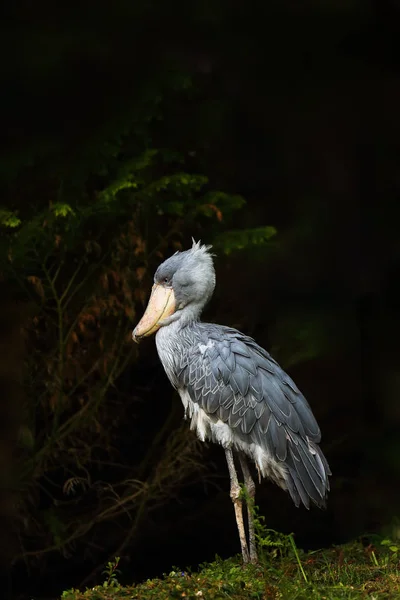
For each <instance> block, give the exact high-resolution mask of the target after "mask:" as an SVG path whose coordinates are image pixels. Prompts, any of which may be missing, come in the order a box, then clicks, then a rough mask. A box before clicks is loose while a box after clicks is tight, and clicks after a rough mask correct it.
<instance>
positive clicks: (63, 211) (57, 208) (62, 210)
mask: <svg viewBox="0 0 400 600" xmlns="http://www.w3.org/2000/svg"><path fill="white" fill-rule="evenodd" d="M52 210H53V212H54V214H55V216H56V217H64V218H65V217H67V216H68V215H73V216H75V212H74V210H73V209H72V208H71V206H70V205H69V204H65V203H61V202H57V203H56V204H54V205H53V207H52Z"/></svg>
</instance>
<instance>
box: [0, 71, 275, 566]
mask: <svg viewBox="0 0 400 600" xmlns="http://www.w3.org/2000/svg"><path fill="white" fill-rule="evenodd" d="M171 87H172V88H173V91H174V93H175V92H176V80H175V79H174V78H173V80H172V82H171ZM178 87H179V88H180V89H179V93H185V90H186V89H187V87H188V81H187V80H186V79H185V78H182V80H181V82H180V85H179V86H178ZM153 93H154V94H155V97H153V101H152V102H150V103H149V105H148V106H147V111H146V116H144V115H143V114H142V116H141V119H142V120H143V121H142V122H141V121H139V124H140V123H141V124H142V125H143V127H142V128H140V127H137V126H136V125H137V122H138V117H137V115H136V119H135V123H136V124H135V126H134V127H133V126H132V124H129V126H127V127H125V132H124V133H121V134H120V135H119V136H114V137H113V138H112V139H111V141H109V140H108V139H104V140H103V142H102V143H101V144H100V147H101V148H102V152H101V153H99V154H98V158H97V161H98V162H97V165H96V164H95V163H94V162H93V156H94V152H93V150H92V146H91V145H90V144H89V145H88V146H87V148H86V151H87V152H88V154H87V156H86V155H85V154H83V156H80V158H79V160H78V159H76V163H71V164H70V165H68V167H67V166H66V165H65V164H64V165H63V163H62V162H61V163H59V165H58V167H57V168H55V167H54V165H51V164H48V163H42V159H41V158H40V156H37V157H36V158H35V160H34V161H33V162H35V163H36V167H35V169H34V170H33V171H29V169H28V171H27V170H26V169H25V170H24V169H22V170H21V174H20V178H21V179H20V181H19V185H20V193H21V194H22V195H23V197H24V202H23V203H21V204H20V205H19V207H18V210H16V209H14V210H12V208H11V207H12V206H13V202H10V207H7V206H4V208H3V209H2V210H1V212H0V226H1V228H2V229H1V238H0V241H1V246H2V251H3V252H2V255H3V257H7V258H5V260H4V261H3V264H2V272H3V277H6V278H7V279H8V281H9V282H10V283H11V285H12V286H13V288H14V289H15V292H16V293H17V290H19V292H18V294H19V297H20V298H21V300H22V301H23V302H24V303H25V305H26V306H27V307H28V312H27V314H28V315H29V316H28V317H27V319H26V321H25V324H24V327H23V337H24V340H25V344H26V347H27V349H28V352H27V353H26V360H25V364H24V372H23V386H24V403H23V408H22V418H21V424H20V428H19V435H18V459H17V461H16V464H15V465H14V468H13V475H12V478H11V481H10V484H11V488H12V490H13V495H14V498H15V502H16V505H17V506H18V509H17V514H16V533H17V539H18V546H19V547H18V550H17V552H16V554H15V555H14V556H12V557H11V558H12V560H13V561H14V562H16V563H19V562H21V561H24V562H25V563H27V564H28V565H39V566H41V567H43V566H45V565H46V564H47V560H48V559H47V556H48V555H49V554H51V553H53V552H60V553H62V555H63V556H64V557H68V556H69V555H70V553H71V552H72V551H73V552H84V551H85V552H86V554H89V555H90V556H91V557H92V559H93V560H95V559H96V558H97V557H98V555H99V553H104V552H109V551H110V547H109V546H110V543H109V541H106V543H105V544H104V547H103V546H102V544H101V542H99V537H101V535H100V534H98V533H97V529H98V528H99V527H101V526H103V525H104V524H106V523H108V522H113V523H115V522H116V520H117V519H120V520H121V523H125V525H124V526H122V527H121V530H120V532H119V533H118V534H117V535H115V536H114V538H115V539H114V542H113V543H114V550H115V552H116V553H121V552H122V551H123V549H124V548H125V547H126V546H127V545H129V544H130V543H131V540H132V539H134V538H135V537H136V536H137V535H138V532H139V531H140V528H141V526H142V524H143V522H144V521H145V519H147V518H148V517H149V514H151V513H152V512H154V511H160V509H161V508H162V507H163V505H164V504H165V502H167V501H168V500H169V499H170V498H171V497H175V496H176V497H179V494H180V490H181V489H183V488H184V487H185V486H188V485H193V483H194V482H196V481H205V480H206V479H207V478H208V477H209V475H207V473H206V470H205V468H204V464H203V463H202V461H201V459H200V446H201V444H200V442H199V441H198V440H197V439H196V438H195V437H194V436H193V435H192V434H190V432H189V431H188V428H187V427H186V426H185V424H182V423H181V422H180V418H179V416H178V415H177V405H176V404H173V405H172V406H171V408H170V411H169V416H168V413H167V418H166V420H165V421H164V422H163V423H158V420H157V419H156V420H155V422H154V424H152V423H150V424H149V425H148V426H147V431H146V432H145V433H143V432H142V431H141V430H142V429H143V427H142V424H140V423H139V422H140V420H141V419H143V418H145V413H144V412H143V407H142V404H143V393H142V394H141V393H140V392H135V390H134V389H131V390H130V392H128V397H126V394H125V393H122V391H121V390H120V389H119V381H120V377H121V376H122V375H123V374H124V373H125V372H126V371H127V369H132V368H133V366H134V364H135V362H136V361H137V360H138V349H137V347H136V346H134V345H133V343H132V339H131V330H132V328H133V325H134V323H135V321H137V320H138V318H139V316H140V311H141V310H142V309H143V305H144V304H145V302H146V297H147V293H148V289H149V287H150V283H151V278H152V274H153V271H154V268H155V266H156V265H157V264H158V263H159V262H160V260H162V259H163V258H164V257H166V256H167V254H168V253H169V252H171V251H172V250H176V249H181V248H182V247H183V244H184V241H183V240H184V239H190V237H189V236H190V235H193V236H197V237H198V236H200V235H203V234H204V236H205V237H206V238H207V241H211V242H212V241H213V237H215V239H216V242H217V244H218V246H219V247H220V248H222V249H223V250H224V251H226V252H229V251H231V250H232V249H238V248H240V249H241V248H245V247H246V246H251V245H259V244H262V243H264V242H265V241H267V240H268V239H269V237H270V236H271V235H272V234H273V233H275V231H274V230H273V229H272V228H264V229H261V228H258V229H255V230H248V231H243V232H237V231H235V232H233V231H232V232H230V231H229V223H230V220H231V217H232V215H233V213H234V212H235V211H238V210H239V209H241V208H242V207H243V206H244V204H245V201H244V199H243V198H241V197H240V196H238V195H232V194H229V193H225V192H222V191H218V190H213V189H211V186H210V185H209V183H208V178H207V177H206V176H204V175H201V174H198V173H193V172H190V170H189V169H185V166H186V162H185V157H184V156H183V155H182V154H181V153H180V152H176V151H174V150H173V149H171V150H165V149H159V148H152V147H148V142H149V139H150V137H151V135H150V134H151V128H152V122H153V120H154V119H155V118H156V117H158V116H159V115H160V111H161V103H162V102H161V101H162V95H161V94H160V92H157V90H155V91H153ZM143 94H144V97H145V98H146V99H147V100H148V99H149V93H148V90H147V89H145V90H144V92H143ZM150 98H151V96H150ZM149 107H150V108H149ZM152 110H153V112H152ZM134 116H135V115H134ZM98 143H99V140H98V138H97V137H96V144H98ZM138 149H141V150H140V151H138ZM68 170H69V173H70V176H71V178H69V177H67V175H66V173H67V171H68ZM93 174H97V175H96V177H93ZM57 176H58V178H59V181H58V183H56V184H55V179H56V178H57ZM37 178H39V180H40V182H39V183H40V184H39V187H40V189H41V190H42V192H43V191H44V192H45V193H44V195H43V198H48V200H47V201H44V200H43V199H40V200H39V201H38V200H35V201H34V200H33V199H32V198H31V194H32V186H33V189H35V187H36V186H37V185H38V181H37ZM218 233H219V234H220V235H219V237H217V235H218ZM224 236H225V237H224ZM135 393H137V394H138V395H137V396H136V395H135ZM146 393H147V392H146ZM171 394H172V392H171ZM150 402H152V403H154V402H157V399H156V398H154V397H151V399H150ZM147 418H148V417H147ZM127 421H128V422H129V423H131V426H130V432H131V433H130V435H131V436H132V439H133V444H136V446H135V447H137V449H136V451H135V452H136V460H135V461H134V462H131V455H132V452H131V453H128V455H127V456H124V452H123V451H122V448H123V447H124V444H126V441H125V440H124V436H125V435H126V433H125V427H124V423H126V422H127ZM157 428H158V429H157ZM135 440H137V441H136V442H135ZM140 440H141V441H140ZM149 440H151V441H150V443H149ZM146 448H147V450H146ZM161 448H162V449H163V451H162V453H160V449H161Z"/></svg>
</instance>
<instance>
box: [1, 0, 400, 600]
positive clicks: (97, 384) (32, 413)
mask: <svg viewBox="0 0 400 600" xmlns="http://www.w3.org/2000/svg"><path fill="white" fill-rule="evenodd" d="M399 18H400V12H399V6H398V3H397V2H396V1H395V0H393V1H392V2H390V1H388V0H377V1H376V2H373V1H372V0H370V1H369V2H368V1H361V0H351V1H349V0H347V1H346V2H344V1H338V0H336V1H334V0H330V1H326V2H324V3H321V2H317V1H316V0H315V1H313V0H308V1H304V2H298V1H296V2H293V1H291V0H279V2H278V1H276V2H274V1H269V2H264V3H251V2H249V3H246V4H243V3H241V2H238V3H232V2H225V1H223V0H215V1H214V2H212V3H203V2H199V1H194V2H185V3H183V2H181V3H179V2H176V1H175V2H174V3H172V4H171V3H168V2H165V3H157V2H150V1H146V0H140V1H137V2H125V1H122V0H115V1H114V2H113V3H112V4H109V5H106V4H104V5H103V6H102V5H99V4H98V3H94V2H86V3H83V4H82V5H81V6H80V7H79V8H75V7H73V6H72V5H69V4H66V5H65V6H64V7H62V5H57V6H55V5H54V3H49V2H41V3H39V4H38V3H35V4H34V5H33V4H31V3H28V2H19V3H15V4H14V5H13V6H12V7H9V8H8V14H7V15H5V17H4V19H3V21H2V28H3V32H2V34H1V44H2V48H3V51H2V58H3V60H2V71H3V73H2V96H1V105H2V116H3V127H2V130H3V133H5V134H6V138H7V139H6V140H5V144H4V152H3V154H2V159H1V163H0V178H1V179H0V187H1V202H0V204H1V207H0V221H1V232H0V236H1V237H0V240H1V256H2V266H1V287H2V293H1V307H2V310H1V329H2V339H1V343H0V348H1V380H2V392H1V397H0V402H1V409H0V411H1V412H0V416H1V418H0V423H1V425H0V427H1V440H0V444H1V448H0V474H1V483H2V485H1V489H2V490H3V491H2V495H1V501H0V519H1V525H0V554H1V557H0V558H1V564H2V568H3V574H4V586H5V587H4V588H3V589H6V587H7V589H10V590H12V591H13V592H14V593H15V594H22V593H24V592H26V593H29V594H40V595H41V596H51V595H55V594H57V593H60V592H61V591H62V589H64V588H66V587H67V586H69V585H78V584H79V583H81V582H85V583H91V582H93V581H94V580H95V579H96V578H97V577H98V575H99V573H101V571H102V570H103V568H104V563H105V561H107V560H109V559H110V558H111V559H112V558H113V557H114V556H116V555H118V556H121V557H122V559H123V560H122V562H121V568H122V570H123V573H124V577H125V578H126V580H127V581H129V580H132V579H135V578H136V579H140V578H143V577H147V576H150V575H155V574H158V573H160V572H162V571H163V570H167V569H168V568H169V567H170V566H171V565H173V564H181V565H183V566H184V565H187V564H189V563H192V564H197V563H199V562H202V561H205V560H209V559H212V558H213V557H214V555H215V553H218V554H220V555H222V556H229V555H231V554H233V553H235V552H237V551H238V543H237V539H236V531H235V525H234V519H233V514H232V507H231V501H230V498H229V494H228V493H227V492H228V481H227V477H226V474H227V471H226V468H225V464H224V456H223V453H222V451H221V450H220V449H219V448H215V447H209V446H207V445H203V444H200V443H199V442H197V441H196V439H195V437H194V435H193V434H192V433H191V432H189V431H188V427H187V424H186V423H184V422H182V416H183V409H182V407H181V404H180V401H179V398H178V397H177V396H176V394H174V393H173V391H172V390H171V387H170V385H169V384H168V382H167V380H166V377H165V375H164V373H163V370H162V367H161V365H160V363H159V361H158V358H157V356H156V351H155V345H154V342H153V341H151V340H150V341H148V342H146V343H143V344H142V345H141V346H140V347H139V348H138V347H136V346H135V347H134V346H133V344H132V342H131V331H132V329H133V327H134V325H135V323H136V322H137V321H138V319H139V317H140V315H141V312H142V310H143V307H144V304H145V302H146V299H147V296H148V293H149V290H150V286H151V281H152V275H153V272H154V270H155V268H156V266H157V265H158V264H159V263H160V261H161V260H162V259H163V258H164V257H166V256H168V255H169V254H170V253H171V252H173V251H175V250H176V249H179V248H186V247H188V245H189V244H191V236H193V237H195V238H196V239H199V238H201V239H202V241H204V242H207V243H212V244H214V248H215V252H216V253H217V259H216V267H217V290H216V294H215V296H214V299H213V300H212V302H211V304H210V306H209V308H208V309H207V314H206V317H207V319H209V320H212V321H215V322H218V323H224V324H227V325H231V326H234V327H237V328H239V329H241V330H243V331H244V332H245V333H247V334H250V335H252V336H254V337H255V338H256V339H257V341H258V342H259V343H260V344H261V345H263V346H264V347H266V348H267V349H268V350H270V351H271V352H272V353H273V355H274V356H275V358H276V359H277V360H278V361H279V362H280V363H281V364H282V366H283V367H284V368H285V369H287V370H288V371H289V372H290V374H291V375H292V376H293V378H294V379H295V380H296V382H297V383H298V385H299V387H300V388H301V389H302V391H303V392H304V394H305V395H306V397H307V398H308V399H309V401H310V403H311V405H312V407H313V409H314V412H315V414H316V416H317V418H318V420H319V423H320V425H321V429H322V431H323V441H322V447H323V450H324V452H325V453H326V455H327V457H328V460H329V462H330V464H331V468H332V471H333V477H332V493H331V496H330V499H329V506H328V510H327V511H326V512H319V511H317V510H312V511H311V512H310V513H307V512H306V511H305V510H298V509H296V508H295V507H294V506H292V504H291V502H290V500H289V498H287V497H286V495H285V494H284V493H283V492H282V491H281V490H279V489H276V488H275V487H273V486H272V485H270V484H268V483H264V484H263V486H261V487H259V488H258V496H257V502H258V504H259V506H260V509H261V512H262V513H263V514H264V515H265V516H266V518H267V523H268V525H269V526H271V527H273V528H276V529H278V530H281V531H284V532H290V531H293V532H295V535H296V539H297V542H298V544H299V545H300V546H303V547H305V548H310V547H317V546H322V545H329V544H332V543H336V542H341V541H345V540H347V539H351V538H352V537H354V536H357V535H361V534H363V533H365V532H369V531H380V530H382V529H385V528H386V529H387V528H392V530H393V527H395V526H396V525H395V524H396V517H398V516H399V512H398V511H399V492H398V489H399V474H400V437H399V426H400V408H399V407H400V403H399V394H400V369H399V361H400V350H399V342H398V340H399V337H400V322H399V303H400V281H399V261H400V236H399V217H400V210H399V196H400V168H399V161H400V111H399V106H400V72H399V60H398V56H399V55H398V54H397V44H398V41H397V40H398V36H399V33H400V20H399ZM392 535H394V534H392ZM50 569H51V572H52V573H53V574H54V583H53V584H50V582H49V580H48V577H47V576H46V574H47V573H49V570H50Z"/></svg>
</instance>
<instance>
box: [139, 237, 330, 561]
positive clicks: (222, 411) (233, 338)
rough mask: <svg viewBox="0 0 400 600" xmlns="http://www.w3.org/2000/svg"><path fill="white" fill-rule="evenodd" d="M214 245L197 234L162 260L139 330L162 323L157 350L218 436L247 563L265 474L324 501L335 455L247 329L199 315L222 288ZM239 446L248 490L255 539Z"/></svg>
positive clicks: (186, 399) (195, 415)
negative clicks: (328, 454)
mask: <svg viewBox="0 0 400 600" xmlns="http://www.w3.org/2000/svg"><path fill="white" fill-rule="evenodd" d="M209 250H210V246H204V245H201V244H200V242H197V243H195V242H194V241H193V246H192V248H191V249H190V250H187V251H185V252H176V253H175V254H174V255H173V256H171V257H170V258H168V259H167V260H166V261H165V262H163V263H162V264H161V265H160V266H159V267H158V269H157V271H156V273H155V276H154V285H153V288H152V292H151V296H150V300H149V303H148V306H147V308H146V311H145V313H144V315H143V317H142V319H141V321H140V322H139V323H138V325H137V326H136V328H135V329H134V331H133V334H132V337H133V340H134V341H135V342H139V341H140V340H141V339H142V338H144V337H146V336H148V335H151V334H152V333H155V332H157V334H156V345H157V351H158V355H159V357H160V360H161V362H162V364H163V366H164V369H165V371H166V374H167V376H168V378H169V380H170V382H171V383H172V385H173V386H174V387H175V388H176V389H177V390H178V392H179V395H180V397H181V400H182V403H183V406H184V409H185V417H186V418H189V419H190V427H191V429H193V430H195V431H196V433H197V436H198V437H199V438H200V440H202V441H205V440H211V441H212V442H215V443H217V444H220V445H221V446H222V447H223V448H224V450H225V454H226V460H227V463H228V470H229V476H230V485H231V488H230V494H231V498H232V501H233V504H234V509H235V516H236V522H237V527H238V531H239V538H240V544H241V549H242V555H243V561H244V562H249V561H251V562H256V561H257V551H256V544H255V534H254V524H253V518H252V510H251V505H252V503H253V502H254V495H255V485H254V482H253V479H252V476H251V473H250V469H249V466H248V463H247V459H248V458H250V459H251V460H252V461H253V462H254V463H255V465H256V468H257V470H258V474H259V478H261V477H268V478H269V479H271V480H272V481H274V482H275V483H276V484H278V485H279V486H280V487H281V488H283V489H284V490H287V491H288V492H289V494H290V496H291V498H292V500H293V502H294V503H295V505H296V506H299V505H300V504H301V503H302V504H304V506H305V507H306V508H309V507H310V504H311V503H314V504H316V505H317V506H319V507H324V506H325V502H326V497H327V493H328V491H329V481H328V476H329V475H330V474H331V472H330V470H329V466H328V463H327V461H326V458H325V457H324V455H323V453H322V451H321V450H320V448H319V446H318V443H319V442H320V439H321V433H320V429H319V427H318V425H317V422H316V420H315V418H314V415H313V413H312V411H311V408H310V406H309V404H308V402H307V400H306V399H305V398H304V396H303V395H302V393H301V392H300V391H299V389H298V388H297V386H296V385H295V383H294V382H293V381H292V379H291V378H290V377H289V376H288V375H287V374H286V373H285V372H284V371H283V370H282V369H281V367H280V366H279V365H278V363H277V362H276V361H275V360H274V359H273V358H272V357H271V356H270V354H269V353H268V352H266V351H265V350H264V349H263V348H261V347H260V346H259V345H258V344H257V343H256V342H255V341H254V340H253V339H252V338H251V337H248V336H246V335H244V334H243V333H241V332H240V331H237V330H236V329H232V328H231V327H226V326H224V325H215V324H213V323H203V322H201V321H200V316H201V313H202V310H203V308H204V306H205V305H206V303H207V302H208V301H209V300H210V298H211V296H212V294H213V291H214V287H215V271H214V266H213V260H212V255H211V254H210V252H209ZM233 453H235V454H236V456H237V458H238V460H239V462H240V465H241V469H242V472H243V479H244V484H245V487H246V489H247V499H248V506H247V515H248V538H249V540H248V543H247V539H246V532H245V527H244V523H243V513H242V494H241V488H240V486H239V482H238V476H237V472H236V468H235V463H234V454H233Z"/></svg>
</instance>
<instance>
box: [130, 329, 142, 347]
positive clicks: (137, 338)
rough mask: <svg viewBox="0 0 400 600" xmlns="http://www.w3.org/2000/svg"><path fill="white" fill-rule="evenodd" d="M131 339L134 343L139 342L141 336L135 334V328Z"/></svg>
mask: <svg viewBox="0 0 400 600" xmlns="http://www.w3.org/2000/svg"><path fill="white" fill-rule="evenodd" d="M132 339H133V341H134V342H135V343H136V344H138V343H139V342H140V340H141V339H142V336H140V335H136V329H134V330H133V331H132Z"/></svg>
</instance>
